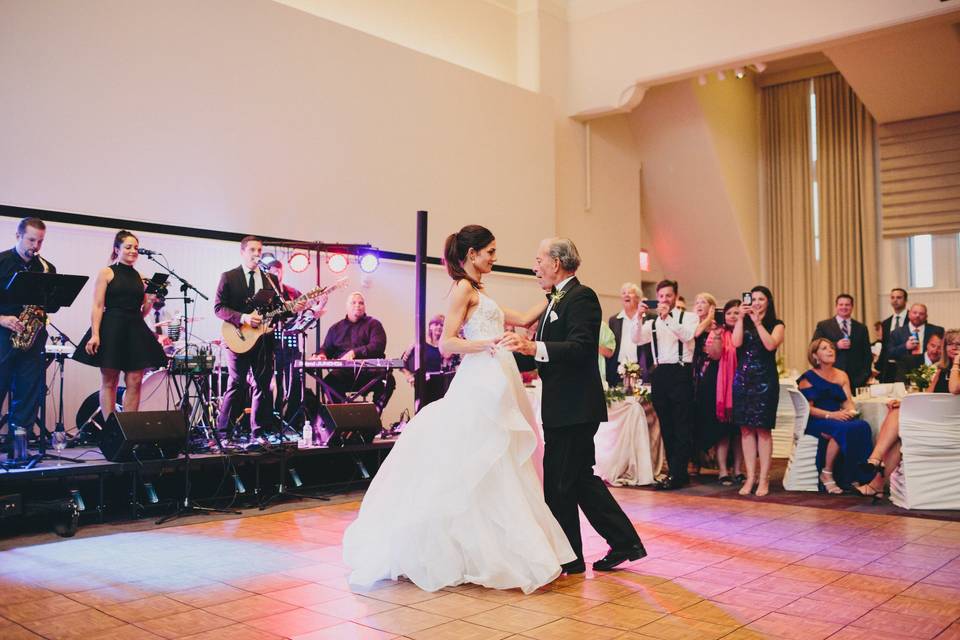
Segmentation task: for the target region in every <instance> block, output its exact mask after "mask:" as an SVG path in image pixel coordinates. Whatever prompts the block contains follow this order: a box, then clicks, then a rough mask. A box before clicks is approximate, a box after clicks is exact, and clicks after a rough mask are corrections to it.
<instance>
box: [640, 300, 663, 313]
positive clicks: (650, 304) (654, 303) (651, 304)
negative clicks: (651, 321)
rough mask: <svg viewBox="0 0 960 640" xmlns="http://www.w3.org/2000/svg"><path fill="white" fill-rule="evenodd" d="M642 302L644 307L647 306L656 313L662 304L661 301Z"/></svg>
mask: <svg viewBox="0 0 960 640" xmlns="http://www.w3.org/2000/svg"><path fill="white" fill-rule="evenodd" d="M642 302H643V306H645V307H646V308H647V309H650V311H656V310H657V305H658V304H660V301H659V300H643V301H642Z"/></svg>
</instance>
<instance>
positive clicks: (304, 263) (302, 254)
mask: <svg viewBox="0 0 960 640" xmlns="http://www.w3.org/2000/svg"><path fill="white" fill-rule="evenodd" d="M287 264H288V265H290V270H291V271H293V272H294V273H301V272H303V271H306V270H307V267H309V266H310V254H309V253H307V252H306V251H294V252H293V253H291V254H290V259H289V260H287Z"/></svg>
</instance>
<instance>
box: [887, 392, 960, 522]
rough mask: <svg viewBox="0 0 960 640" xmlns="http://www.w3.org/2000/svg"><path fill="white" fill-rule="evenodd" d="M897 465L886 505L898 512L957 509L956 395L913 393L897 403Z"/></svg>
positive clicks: (959, 445)
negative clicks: (898, 408)
mask: <svg viewBox="0 0 960 640" xmlns="http://www.w3.org/2000/svg"><path fill="white" fill-rule="evenodd" d="M900 442H901V445H900V451H901V454H902V460H901V462H900V466H899V467H898V468H897V469H896V471H895V472H894V473H893V475H892V476H891V478H890V500H891V501H892V502H893V503H894V504H895V505H897V506H898V507H902V508H904V509H960V396H954V395H950V394H948V393H915V394H911V395H909V396H907V397H905V398H904V399H903V400H902V402H901V404H900Z"/></svg>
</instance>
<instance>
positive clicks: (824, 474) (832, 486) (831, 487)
mask: <svg viewBox="0 0 960 640" xmlns="http://www.w3.org/2000/svg"><path fill="white" fill-rule="evenodd" d="M824 478H829V480H826V479H824ZM820 484H822V485H823V488H824V489H826V490H827V493H829V494H830V495H832V496H838V495H840V494H841V493H843V489H841V488H840V487H838V486H837V483H836V482H834V480H833V471H826V470H824V471H821V472H820Z"/></svg>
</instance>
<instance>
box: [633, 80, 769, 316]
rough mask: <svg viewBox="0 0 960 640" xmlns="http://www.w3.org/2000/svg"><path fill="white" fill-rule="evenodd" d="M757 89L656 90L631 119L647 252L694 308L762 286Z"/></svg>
mask: <svg viewBox="0 0 960 640" xmlns="http://www.w3.org/2000/svg"><path fill="white" fill-rule="evenodd" d="M754 92H755V89H754V87H753V84H752V82H751V81H750V80H747V79H745V80H741V81H739V82H738V83H735V82H734V81H732V80H727V81H725V82H721V83H715V84H708V85H707V87H696V85H695V83H694V82H693V81H682V82H677V83H674V84H670V85H664V86H660V87H654V88H653V89H651V90H649V91H648V92H647V95H646V97H645V98H644V99H643V102H641V103H640V106H639V107H637V109H636V110H635V111H634V112H633V113H631V114H630V116H629V122H630V126H631V129H632V131H633V136H634V138H635V145H636V149H637V153H638V157H639V161H640V162H641V163H642V165H643V216H644V222H645V224H646V225H647V227H648V228H649V232H650V235H649V236H647V238H649V239H646V238H645V239H644V244H645V246H646V247H647V248H652V249H653V250H654V252H655V254H656V256H657V258H658V266H659V270H661V271H662V273H663V274H664V276H666V277H669V278H672V279H675V280H678V281H679V283H680V288H681V293H683V294H684V295H685V297H686V298H687V299H688V300H690V299H691V297H692V296H693V295H694V294H696V293H697V292H698V291H710V292H711V293H713V294H714V295H715V296H716V297H717V298H718V299H724V300H726V299H727V298H731V297H736V296H738V295H739V293H740V292H741V291H743V290H745V289H749V288H750V287H751V286H753V285H754V284H757V283H758V280H759V277H760V270H759V265H760V245H759V216H758V214H757V212H758V207H759V205H758V200H759V195H758V177H757V146H756V139H757V132H756V103H755V100H754V98H753V95H754Z"/></svg>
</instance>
